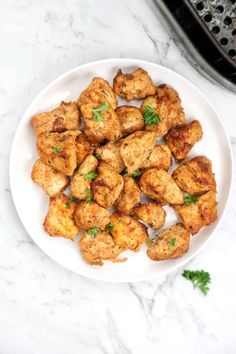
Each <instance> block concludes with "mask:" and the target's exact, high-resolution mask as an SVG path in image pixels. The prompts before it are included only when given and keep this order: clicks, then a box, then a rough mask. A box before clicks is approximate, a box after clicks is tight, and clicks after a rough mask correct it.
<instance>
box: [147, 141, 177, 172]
mask: <svg viewBox="0 0 236 354" xmlns="http://www.w3.org/2000/svg"><path fill="white" fill-rule="evenodd" d="M171 165H172V155H171V151H170V149H169V148H168V146H167V145H165V144H162V145H159V144H158V145H156V146H154V148H153V150H152V152H151V154H150V155H149V156H148V158H147V159H146V160H145V161H144V162H143V163H142V165H141V166H140V168H141V169H145V170H147V169H149V168H158V169H163V170H168V169H169V168H170V166H171Z"/></svg>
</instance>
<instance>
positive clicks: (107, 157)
mask: <svg viewBox="0 0 236 354" xmlns="http://www.w3.org/2000/svg"><path fill="white" fill-rule="evenodd" d="M121 143H122V140H118V141H116V142H111V143H107V144H105V145H103V146H100V147H98V148H97V149H96V156H98V157H99V167H106V168H109V169H111V170H114V171H116V172H118V173H120V172H121V171H123V170H124V168H125V165H124V162H123V160H122V157H121V154H120V146H121Z"/></svg>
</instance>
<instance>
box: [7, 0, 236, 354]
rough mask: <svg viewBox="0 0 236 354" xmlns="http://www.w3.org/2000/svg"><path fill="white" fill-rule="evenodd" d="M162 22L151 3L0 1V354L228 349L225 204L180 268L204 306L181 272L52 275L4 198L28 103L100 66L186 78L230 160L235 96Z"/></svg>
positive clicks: (230, 285)
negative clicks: (140, 277)
mask: <svg viewBox="0 0 236 354" xmlns="http://www.w3.org/2000/svg"><path fill="white" fill-rule="evenodd" d="M161 20H162V19H161V15H160V13H158V11H157V10H156V9H155V7H154V6H153V3H152V1H151V0H150V1H144V0H129V1H126V0H100V1H96V0H57V1H53V0H42V1H33V0H17V1H16V0H1V12H0V29H1V30H0V63H1V65H0V140H1V146H2V148H1V152H0V198H1V199H0V200H1V203H0V353H1V354H41V353H43V354H64V353H65V354H68V353H69V354H73V353H83V354H105V353H106V354H128V353H134V354H143V353H144V352H145V353H148V354H156V353H161V354H169V353H173V352H175V353H181V354H193V353H196V354H198V353H201V354H210V353H214V354H218V353H219V354H223V353H227V354H229V353H232V354H233V353H235V352H236V326H235V320H236V300H235V292H236V285H235V284H236V283H235V279H236V267H235V249H236V237H235V231H236V227H235V216H236V205H235V203H234V198H233V197H232V198H231V201H230V205H229V208H228V211H227V213H226V214H225V216H224V219H223V221H222V223H221V226H220V228H219V229H218V231H217V232H216V234H215V237H214V238H213V240H212V241H211V242H210V244H209V245H208V246H207V247H206V248H205V249H204V250H203V251H202V252H201V253H200V254H199V255H198V256H197V257H195V258H194V259H193V260H192V261H191V262H190V263H189V264H188V265H187V268H189V269H205V270H207V271H209V272H210V273H211V276H212V284H211V289H210V292H209V294H208V295H207V296H206V297H205V296H203V295H202V294H201V293H200V292H199V291H197V290H193V289H192V286H191V284H190V283H189V282H187V281H185V280H184V279H183V277H182V276H181V272H182V269H180V270H178V271H176V272H173V273H171V274H170V275H168V276H167V277H163V278H158V279H157V280H153V281H148V282H140V283H134V284H132V283H129V284H108V283H103V282H97V281H93V280H90V279H86V278H83V277H80V276H77V275H75V274H73V273H71V272H69V271H67V270H65V269H63V268H62V267H61V266H59V265H57V264H56V263H54V262H53V261H52V260H51V259H49V258H48V257H47V256H46V255H45V254H43V252H42V251H41V250H40V249H39V248H38V247H37V246H36V245H35V244H34V243H33V242H32V241H31V239H30V238H29V236H28V235H27V234H26V232H25V230H24V228H23V227H22V225H21V223H20V221H19V219H18V217H17V215H16V211H15V209H14V205H13V202H12V199H11V195H10V190H9V180H8V161H9V153H10V148H11V143H12V139H13V135H14V133H15V131H16V128H17V125H18V123H19V121H20V119H21V116H22V114H23V112H24V111H25V109H26V108H27V106H28V105H29V103H30V102H31V101H32V99H33V98H34V97H35V96H36V95H37V94H38V93H39V92H40V90H41V89H42V88H44V87H45V86H46V85H47V84H48V83H49V82H50V81H52V80H53V79H54V78H56V77H57V76H58V75H60V74H62V73H64V72H66V71H67V70H69V69H71V68H73V67H75V66H77V65H79V64H83V63H86V62H90V61H93V60H98V59H103V58H112V57H130V58H139V59H145V60H149V61H153V62H156V63H160V64H162V65H164V66H166V67H169V68H171V69H174V70H175V71H176V72H178V73H180V74H182V75H183V76H184V77H186V78H187V79H189V80H190V81H192V82H193V83H194V84H195V85H196V86H197V87H198V88H199V89H201V90H202V91H203V93H205V94H206V95H207V96H208V97H209V99H210V100H211V101H212V103H213V104H214V105H215V107H216V109H217V110H218V112H219V114H220V116H221V117H222V120H223V122H224V124H225V127H226V129H227V131H228V133H229V134H230V137H231V141H232V146H233V152H234V158H236V124H235V122H234V120H235V114H236V96H235V95H234V94H233V93H230V92H229V91H227V90H226V89H223V88H220V87H218V86H216V85H215V84H212V83H210V82H209V81H208V80H206V79H205V78H204V77H202V75H200V74H199V73H198V72H197V71H196V70H195V69H194V68H193V67H192V66H191V65H190V64H189V63H188V62H187V61H186V59H185V58H184V56H183V55H182V54H181V52H180V51H179V49H178V48H177V47H176V44H175V42H174V41H173V40H172V36H171V31H170V30H169V28H168V27H165V26H163V24H162V21H161ZM234 193H236V180H235V177H234V185H233V194H232V196H234V195H235V194H234ZM26 197H27V196H26ZM30 202H32V201H30ZM185 268H186V266H185Z"/></svg>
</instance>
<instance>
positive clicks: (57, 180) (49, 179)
mask: <svg viewBox="0 0 236 354" xmlns="http://www.w3.org/2000/svg"><path fill="white" fill-rule="evenodd" d="M31 177H32V180H33V181H34V183H36V184H37V185H38V186H40V187H41V188H42V189H43V190H44V191H45V192H46V193H47V194H48V195H49V196H50V197H55V196H56V195H58V194H60V193H61V192H63V190H64V189H65V188H66V187H67V186H68V184H69V183H70V179H69V177H68V176H66V175H64V174H63V173H61V172H59V171H57V170H55V169H54V168H52V167H50V166H48V165H46V164H45V163H44V162H43V161H42V160H40V159H39V160H37V161H36V162H35V164H34V166H33V169H32V172H31Z"/></svg>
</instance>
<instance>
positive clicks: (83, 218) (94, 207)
mask: <svg viewBox="0 0 236 354" xmlns="http://www.w3.org/2000/svg"><path fill="white" fill-rule="evenodd" d="M74 219H75V223H76V225H77V226H78V228H79V229H84V230H89V229H92V228H94V227H98V228H99V229H102V230H104V229H105V227H106V225H107V224H109V222H110V213H109V211H108V210H107V209H105V208H103V207H101V206H100V205H98V204H97V203H96V202H90V203H86V202H84V201H83V202H79V203H78V205H77V207H76V210H75V213H74Z"/></svg>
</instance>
